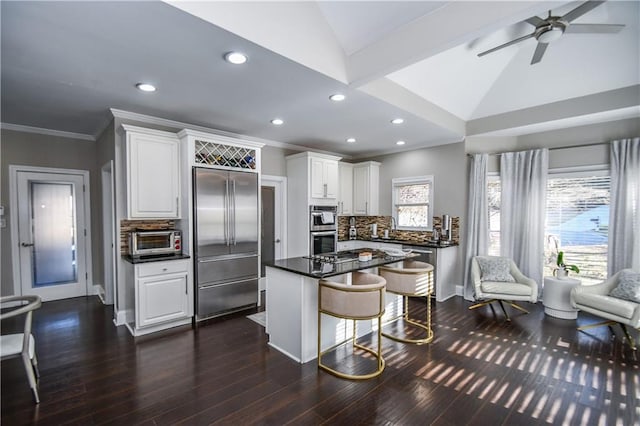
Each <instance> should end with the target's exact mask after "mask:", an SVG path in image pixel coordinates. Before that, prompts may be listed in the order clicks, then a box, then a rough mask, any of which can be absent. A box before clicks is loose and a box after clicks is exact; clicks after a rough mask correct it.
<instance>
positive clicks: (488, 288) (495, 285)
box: [469, 256, 538, 321]
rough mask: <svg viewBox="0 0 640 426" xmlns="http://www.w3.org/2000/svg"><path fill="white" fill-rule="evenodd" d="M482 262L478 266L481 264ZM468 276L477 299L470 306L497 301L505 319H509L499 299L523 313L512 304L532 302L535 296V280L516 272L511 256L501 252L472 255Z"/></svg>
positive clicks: (536, 290) (536, 289)
mask: <svg viewBox="0 0 640 426" xmlns="http://www.w3.org/2000/svg"><path fill="white" fill-rule="evenodd" d="M481 265H482V267H481ZM471 279H472V280H473V286H474V289H475V298H476V300H477V301H479V303H476V304H475V305H473V306H470V307H469V309H476V308H479V307H481V306H485V305H489V307H491V310H492V311H493V312H494V314H495V311H494V310H493V306H491V303H493V302H498V304H499V305H500V308H502V312H504V315H505V317H506V318H507V321H511V318H510V317H509V314H507V311H506V309H505V308H504V304H503V302H506V303H508V304H509V305H511V306H512V307H513V308H515V309H518V310H520V311H522V312H524V313H526V314H528V313H529V311H527V310H526V309H524V308H523V307H521V306H520V305H518V304H516V303H515V302H516V301H519V302H530V303H536V302H537V300H538V283H536V282H535V280H533V279H531V278H528V277H526V276H524V275H523V274H522V272H520V270H519V269H518V267H517V266H516V264H515V263H514V262H513V260H511V259H509V258H508V257H502V256H476V257H474V258H473V259H471Z"/></svg>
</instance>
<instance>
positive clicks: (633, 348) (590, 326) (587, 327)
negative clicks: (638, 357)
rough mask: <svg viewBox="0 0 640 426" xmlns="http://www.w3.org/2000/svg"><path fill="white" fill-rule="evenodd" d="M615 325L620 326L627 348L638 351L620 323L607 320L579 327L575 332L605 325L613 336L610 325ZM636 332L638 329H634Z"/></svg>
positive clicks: (623, 325) (625, 328) (624, 326)
mask: <svg viewBox="0 0 640 426" xmlns="http://www.w3.org/2000/svg"><path fill="white" fill-rule="evenodd" d="M616 324H620V327H621V328H622V332H623V333H624V337H626V338H627V342H628V343H629V346H630V347H631V349H632V350H634V351H635V350H636V349H638V347H637V346H636V342H635V341H634V340H633V337H631V334H629V330H627V326H626V325H625V324H623V323H621V322H618V321H613V320H607V321H602V322H599V323H596V324H589V325H583V326H581V327H578V328H577V330H578V331H583V330H588V329H590V328H596V327H604V326H605V325H606V326H607V327H609V329H610V330H611V333H612V334H613V335H614V336H615V333H614V331H613V327H611V326H612V325H616ZM636 330H638V329H636Z"/></svg>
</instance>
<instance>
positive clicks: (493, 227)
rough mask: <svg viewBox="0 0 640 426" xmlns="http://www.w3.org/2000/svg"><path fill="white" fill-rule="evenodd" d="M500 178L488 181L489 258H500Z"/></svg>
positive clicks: (493, 176)
mask: <svg viewBox="0 0 640 426" xmlns="http://www.w3.org/2000/svg"><path fill="white" fill-rule="evenodd" d="M500 190H501V185H500V176H498V174H495V175H489V176H488V179H487V199H488V200H487V206H488V208H489V214H488V216H487V217H488V219H489V256H500Z"/></svg>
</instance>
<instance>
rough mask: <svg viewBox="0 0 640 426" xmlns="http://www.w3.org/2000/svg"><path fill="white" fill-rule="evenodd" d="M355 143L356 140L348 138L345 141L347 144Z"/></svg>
mask: <svg viewBox="0 0 640 426" xmlns="http://www.w3.org/2000/svg"><path fill="white" fill-rule="evenodd" d="M355 141H356V138H349V139H347V142H349V143H354V142H355Z"/></svg>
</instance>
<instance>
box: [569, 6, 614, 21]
mask: <svg viewBox="0 0 640 426" xmlns="http://www.w3.org/2000/svg"><path fill="white" fill-rule="evenodd" d="M602 3H604V1H587V2H584V3H582V4H581V5H580V6H578V7H576V8H575V9H573V10H572V11H571V12H569V13H567V14H566V15H564V16H563V17H562V20H564V21H567V22H571V21H573V20H574V19H578V18H579V17H581V16H582V15H584V14H585V13H587V12H589V11H590V10H593V9H595V8H596V7H598V6H600V5H601V4H602Z"/></svg>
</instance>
